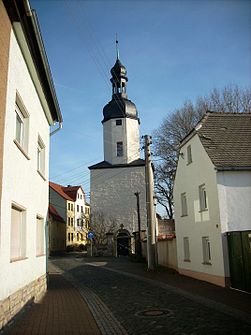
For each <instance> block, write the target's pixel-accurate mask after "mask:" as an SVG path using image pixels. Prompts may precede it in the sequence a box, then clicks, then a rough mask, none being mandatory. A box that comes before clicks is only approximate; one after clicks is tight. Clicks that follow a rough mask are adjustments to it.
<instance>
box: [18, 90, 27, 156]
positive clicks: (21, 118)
mask: <svg viewBox="0 0 251 335" xmlns="http://www.w3.org/2000/svg"><path fill="white" fill-rule="evenodd" d="M15 113H16V129H15V140H14V141H15V143H16V144H17V145H18V146H19V148H20V149H21V151H23V153H24V154H26V155H27V152H28V131H29V129H28V127H29V114H28V113H27V111H26V109H25V107H24V105H23V103H22V100H21V98H20V97H19V95H18V94H17V95H16V107H15Z"/></svg>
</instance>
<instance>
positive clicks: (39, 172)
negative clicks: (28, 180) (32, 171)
mask: <svg viewBox="0 0 251 335" xmlns="http://www.w3.org/2000/svg"><path fill="white" fill-rule="evenodd" d="M37 173H38V174H39V176H40V177H41V178H42V179H43V180H44V181H46V178H45V176H44V175H43V173H42V172H41V171H39V170H37Z"/></svg>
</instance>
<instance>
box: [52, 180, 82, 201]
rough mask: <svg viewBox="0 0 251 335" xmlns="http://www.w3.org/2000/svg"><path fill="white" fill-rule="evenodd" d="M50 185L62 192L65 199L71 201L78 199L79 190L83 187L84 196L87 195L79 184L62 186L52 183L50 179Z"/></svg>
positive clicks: (59, 192)
mask: <svg viewBox="0 0 251 335" xmlns="http://www.w3.org/2000/svg"><path fill="white" fill-rule="evenodd" d="M49 185H50V187H51V188H52V189H53V190H54V191H56V192H57V193H58V194H60V195H61V196H62V197H63V198H64V199H66V200H70V201H76V199H77V192H78V190H79V189H80V188H81V190H82V192H83V194H84V197H85V192H84V190H83V189H82V187H81V186H80V185H78V186H62V185H59V184H56V183H52V182H51V181H50V183H49Z"/></svg>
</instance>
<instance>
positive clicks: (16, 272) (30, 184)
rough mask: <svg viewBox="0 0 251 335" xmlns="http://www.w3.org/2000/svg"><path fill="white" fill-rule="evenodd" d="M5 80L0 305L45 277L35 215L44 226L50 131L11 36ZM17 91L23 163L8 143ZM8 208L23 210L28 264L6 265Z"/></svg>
mask: <svg viewBox="0 0 251 335" xmlns="http://www.w3.org/2000/svg"><path fill="white" fill-rule="evenodd" d="M8 76H9V79H8V88H7V106H6V123H5V142H4V169H3V185H2V187H3V193H2V202H1V212H2V214H1V226H0V269H1V271H0V287H1V290H0V300H1V299H4V298H6V297H7V296H9V295H10V294H12V293H13V292H15V291H16V290H18V289H19V288H21V287H23V286H24V285H26V284H28V283H30V282H31V281H33V280H35V279H36V278H38V277H40V276H42V275H43V274H44V273H45V272H46V260H45V256H41V257H36V216H37V214H39V215H40V216H42V217H43V218H44V220H45V219H46V216H47V210H48V157H49V125H48V122H47V120H46V118H45V115H44V112H43V109H42V107H41V104H40V101H39V98H38V96H37V93H36V90H35V88H34V85H33V82H32V80H31V78H30V75H29V72H28V70H27V67H26V64H25V62H24V59H23V57H22V54H21V51H20V48H19V46H18V43H17V41H16V38H15V36H14V33H13V32H12V33H11V42H10V54H9V73H8ZM16 90H18V92H19V94H20V96H21V98H22V100H23V102H24V105H25V107H26V109H27V111H28V113H29V114H30V118H29V145H28V155H29V158H30V159H27V158H26V157H25V156H24V155H23V153H22V152H21V151H20V150H19V149H18V147H17V146H16V144H15V143H14V142H13V140H14V137H15V120H16V119H15V98H16ZM38 134H39V135H40V137H41V138H42V140H43V142H44V144H45V148H46V153H45V156H46V162H45V178H46V181H45V180H44V179H43V178H42V177H41V176H40V175H39V174H38V172H37V139H38ZM12 202H16V203H17V204H19V205H21V206H23V207H25V208H26V238H27V239H26V241H27V243H26V256H27V259H24V260H20V261H16V262H12V263H10V228H11V204H12Z"/></svg>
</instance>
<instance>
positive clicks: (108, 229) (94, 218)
mask: <svg viewBox="0 0 251 335" xmlns="http://www.w3.org/2000/svg"><path fill="white" fill-rule="evenodd" d="M90 230H91V231H93V232H94V239H93V244H94V245H95V246H96V247H102V246H105V245H106V244H107V235H106V234H107V233H114V232H115V231H116V230H118V224H117V222H116V220H114V219H112V218H107V217H105V215H104V214H103V213H100V212H99V213H94V214H92V215H91V218H90Z"/></svg>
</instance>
